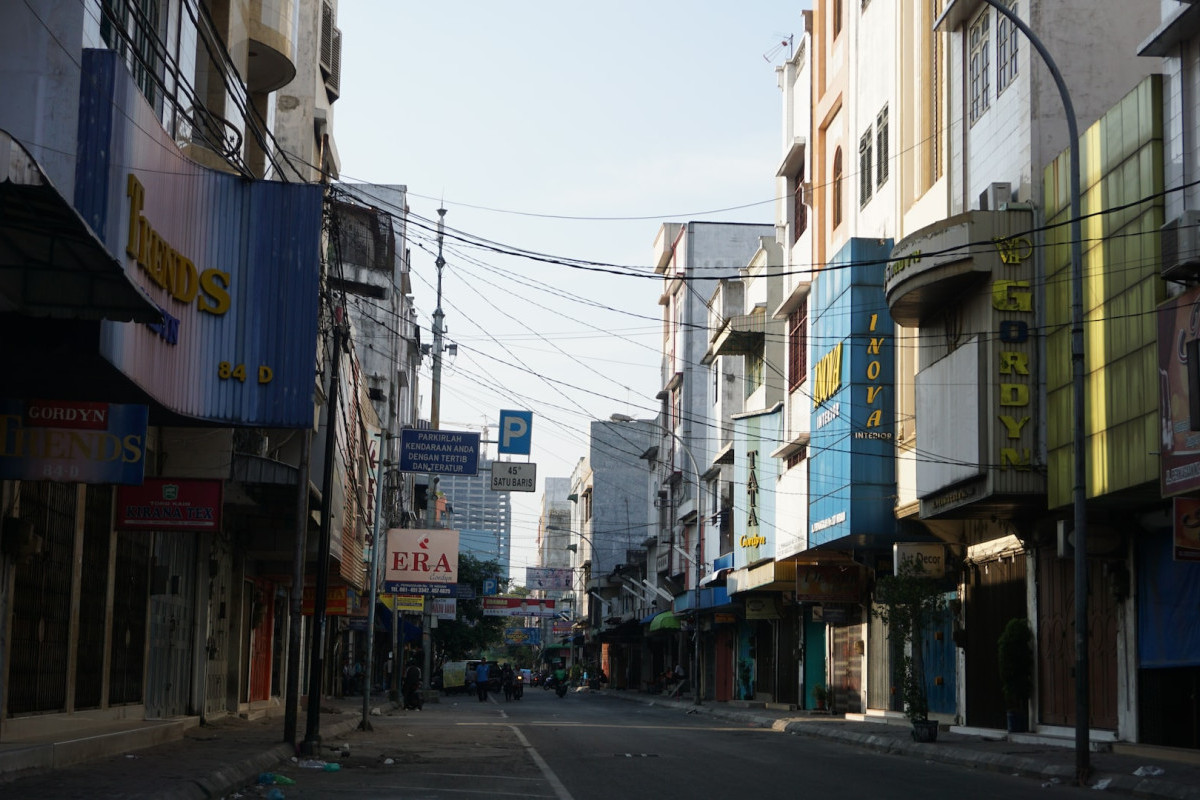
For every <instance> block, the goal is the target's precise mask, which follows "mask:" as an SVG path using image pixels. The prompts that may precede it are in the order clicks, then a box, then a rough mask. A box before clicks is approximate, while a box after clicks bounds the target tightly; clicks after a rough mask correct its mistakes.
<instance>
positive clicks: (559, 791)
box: [508, 725, 575, 800]
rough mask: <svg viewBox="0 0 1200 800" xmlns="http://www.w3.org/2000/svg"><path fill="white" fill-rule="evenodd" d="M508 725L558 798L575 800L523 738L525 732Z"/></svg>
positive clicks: (560, 799)
mask: <svg viewBox="0 0 1200 800" xmlns="http://www.w3.org/2000/svg"><path fill="white" fill-rule="evenodd" d="M508 727H510V728H512V731H513V733H515V734H516V735H517V738H518V739H520V740H521V744H522V745H524V746H525V749H526V750H528V751H529V757H530V758H532V759H533V763H535V764H537V765H538V769H540V770H541V771H542V774H543V775H545V776H546V782H547V783H549V784H550V788H551V789H553V790H554V794H555V795H556V796H557V797H558V800H575V798H574V797H572V796H571V793H570V792H568V791H567V787H566V786H564V785H563V782H562V781H560V780H559V779H558V776H557V775H555V774H554V770H552V769H550V765H549V764H547V763H546V759H544V758H542V756H541V754H540V753H539V752H538V751H537V750H535V749H534V747H533V745H531V744H530V743H529V740H528V739H526V738H525V734H523V733H521V729H520V728H518V727H517V726H516V725H509V726H508Z"/></svg>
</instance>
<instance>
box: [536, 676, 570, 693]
mask: <svg viewBox="0 0 1200 800" xmlns="http://www.w3.org/2000/svg"><path fill="white" fill-rule="evenodd" d="M542 688H543V689H553V690H554V693H555V694H556V695H558V696H559V697H566V696H567V680H566V678H563V679H561V680H560V679H558V678H556V677H555V676H553V675H551V676H550V677H549V678H547V679H546V682H545V683H543V684H542Z"/></svg>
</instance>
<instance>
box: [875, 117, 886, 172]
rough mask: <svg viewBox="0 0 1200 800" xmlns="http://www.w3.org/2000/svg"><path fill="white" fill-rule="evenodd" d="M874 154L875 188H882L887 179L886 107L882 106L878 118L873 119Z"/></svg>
mask: <svg viewBox="0 0 1200 800" xmlns="http://www.w3.org/2000/svg"><path fill="white" fill-rule="evenodd" d="M875 152H876V154H877V155H876V158H877V159H878V161H877V167H876V170H875V183H876V185H877V186H883V185H884V184H885V183H887V179H888V107H887V106H884V107H883V110H882V111H880V112H879V116H877V117H875Z"/></svg>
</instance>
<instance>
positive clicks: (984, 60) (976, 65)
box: [967, 10, 992, 124]
mask: <svg viewBox="0 0 1200 800" xmlns="http://www.w3.org/2000/svg"><path fill="white" fill-rule="evenodd" d="M967 38H968V41H969V42H970V46H971V55H970V70H971V74H970V91H971V124H975V122H977V121H978V120H979V118H980V117H982V116H983V114H984V112H985V111H987V110H988V108H989V107H990V106H991V104H992V97H991V93H992V88H991V78H990V76H991V70H992V65H991V61H992V55H991V14H990V12H989V11H987V10H985V11H984V12H983V13H982V14H980V15H979V17H978V18H977V19H976V20H975V22H974V23H972V25H971V29H970V31H969V33H968V35H967Z"/></svg>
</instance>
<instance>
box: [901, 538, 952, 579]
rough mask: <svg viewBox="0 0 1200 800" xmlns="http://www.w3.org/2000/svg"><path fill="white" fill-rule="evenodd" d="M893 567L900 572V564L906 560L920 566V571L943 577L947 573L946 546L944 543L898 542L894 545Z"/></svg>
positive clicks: (933, 576) (926, 574) (932, 576)
mask: <svg viewBox="0 0 1200 800" xmlns="http://www.w3.org/2000/svg"><path fill="white" fill-rule="evenodd" d="M892 561H893V564H892V568H893V569H895V570H896V574H897V575H899V574H900V565H901V564H903V563H904V562H906V561H912V562H914V563H915V564H916V565H917V566H918V567H920V569H919V572H920V573H922V574H924V575H925V576H927V577H930V578H941V577H944V576H945V574H946V546H945V545H944V544H906V543H903V542H897V543H896V544H894V545H892Z"/></svg>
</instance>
